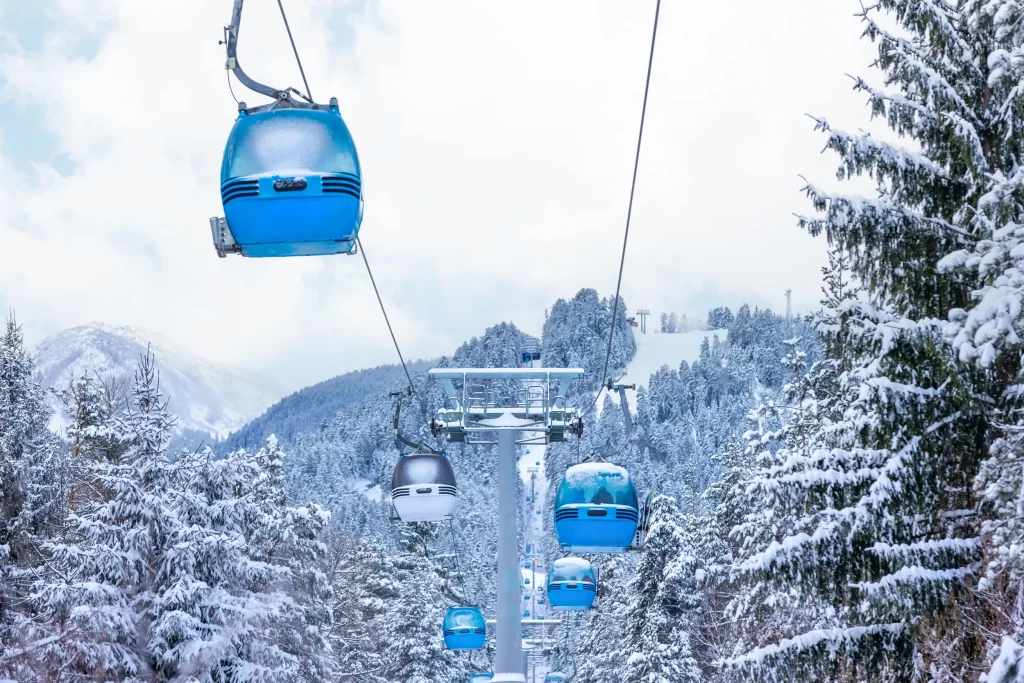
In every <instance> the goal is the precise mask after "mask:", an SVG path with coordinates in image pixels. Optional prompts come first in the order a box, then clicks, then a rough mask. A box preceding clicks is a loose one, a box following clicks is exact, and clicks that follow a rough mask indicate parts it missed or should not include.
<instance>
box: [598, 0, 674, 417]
mask: <svg viewBox="0 0 1024 683" xmlns="http://www.w3.org/2000/svg"><path fill="white" fill-rule="evenodd" d="M660 14H661V0H658V4H657V5H656V6H655V8H654V30H653V32H652V33H651V53H650V56H649V57H648V59H647V80H646V83H645V85H644V104H643V108H642V109H641V111H640V133H639V134H638V135H637V140H636V157H635V158H634V160H633V182H632V184H631V185H630V189H629V209H628V210H627V211H626V230H625V234H624V235H623V237H622V256H621V257H620V258H619V279H618V283H617V284H616V285H615V302H614V303H613V304H612V317H611V324H610V325H609V329H608V351H607V352H606V353H605V357H604V370H603V371H602V372H601V381H602V382H604V383H608V382H609V381H610V380H609V379H608V364H609V363H610V362H611V358H612V340H613V339H614V338H615V318H616V316H617V315H618V314H619V294H620V293H621V291H622V272H623V270H624V269H625V266H626V246H627V245H628V244H629V225H630V222H631V220H632V218H633V197H634V196H635V194H636V177H637V172H638V170H639V168H640V147H641V145H642V143H643V139H644V122H645V121H646V119H647V96H648V94H649V93H650V90H651V70H652V68H653V66H654V45H655V42H656V41H657V38H658V17H659V15H660ZM604 388H605V384H602V385H601V389H600V390H598V392H597V394H596V395H595V396H594V403H593V405H592V406H591V410H593V406H596V405H597V400H598V399H599V398H600V397H601V393H602V391H603V390H604ZM609 388H611V387H609ZM588 412H589V411H588Z"/></svg>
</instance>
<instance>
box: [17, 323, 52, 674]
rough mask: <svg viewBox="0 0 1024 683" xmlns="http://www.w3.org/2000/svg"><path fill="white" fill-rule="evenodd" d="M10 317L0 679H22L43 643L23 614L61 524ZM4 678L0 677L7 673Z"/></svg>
mask: <svg viewBox="0 0 1024 683" xmlns="http://www.w3.org/2000/svg"><path fill="white" fill-rule="evenodd" d="M32 373H33V362H32V358H31V356H30V355H29V353H28V351H27V350H26V349H25V343H24V338H23V336H22V332H21V327H20V326H19V325H18V323H17V321H16V320H15V318H14V315H13V313H12V314H11V315H10V316H9V317H8V318H7V322H6V327H5V330H4V334H3V336H2V337H0V677H3V676H4V675H7V674H9V675H10V676H11V677H12V678H14V677H22V676H23V675H26V673H25V672H26V671H30V670H31V669H30V668H28V667H30V666H31V665H30V662H31V661H32V660H36V659H38V657H40V656H41V655H40V654H39V649H40V648H41V647H42V644H40V643H38V642H33V643H30V642H27V641H28V640H31V639H32V634H31V633H30V632H29V631H30V628H29V627H31V625H32V618H31V617H32V615H31V614H29V613H27V612H26V611H25V609H24V605H25V602H26V598H27V597H28V595H29V594H30V584H31V583H32V580H33V578H34V575H33V572H32V569H33V568H35V567H38V566H39V565H40V563H41V562H40V549H41V546H42V544H43V543H44V542H45V540H46V538H47V537H48V536H49V535H51V534H54V533H56V532H57V529H58V527H59V525H60V523H61V522H62V520H63V518H64V511H65V504H64V503H65V500H66V497H65V496H66V487H65V486H64V483H65V482H64V479H65V477H66V474H67V470H66V467H65V458H64V457H63V455H64V453H63V449H62V448H61V447H60V444H59V442H58V441H57V439H56V438H55V437H54V435H53V434H52V433H51V432H50V431H49V429H48V427H47V424H48V422H49V419H50V410H49V408H48V407H47V405H46V400H45V392H44V391H43V389H42V388H41V387H40V386H39V384H38V383H37V382H35V380H34V379H33V377H32ZM5 672H6V673H5Z"/></svg>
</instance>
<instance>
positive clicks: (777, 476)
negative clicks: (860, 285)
mask: <svg viewBox="0 0 1024 683" xmlns="http://www.w3.org/2000/svg"><path fill="white" fill-rule="evenodd" d="M838 314H839V315H838V319H839V323H838V332H836V333H835V339H833V340H832V342H831V345H832V348H834V349H837V350H839V351H840V352H841V353H842V356H841V357H839V358H835V359H833V360H834V361H835V365H834V366H829V365H828V364H827V362H825V363H822V364H816V366H815V367H816V368H817V369H819V370H821V372H820V373H819V374H818V375H815V374H813V373H812V374H810V375H808V376H807V378H805V379H804V380H801V381H796V382H793V383H791V384H790V385H789V387H788V388H787V389H788V391H787V392H786V393H787V396H786V400H785V401H784V402H783V405H782V406H780V407H779V408H777V409H776V410H775V412H776V414H778V415H779V417H780V418H781V420H782V427H781V428H779V429H775V430H772V429H768V430H763V429H762V430H761V431H760V433H759V434H757V435H755V436H757V437H758V438H756V439H755V440H754V441H753V444H754V445H755V446H757V447H758V448H759V449H760V450H761V455H760V456H759V463H760V464H761V465H762V469H761V470H760V471H759V472H758V473H756V477H755V479H754V481H753V483H752V485H751V486H750V487H748V489H747V491H748V493H749V494H752V496H753V497H752V499H750V500H748V501H747V507H748V509H750V510H751V511H752V512H751V513H749V514H748V517H747V520H746V521H745V523H744V524H742V525H740V526H739V527H737V529H736V530H735V531H734V534H735V535H736V536H737V538H738V540H740V542H741V545H742V546H743V547H745V548H747V549H749V550H748V551H747V552H745V553H742V556H743V557H744V559H743V560H742V561H741V562H740V563H739V564H738V569H739V571H740V572H741V573H742V574H746V575H747V577H748V578H747V581H748V582H749V584H748V585H749V588H748V590H747V591H745V592H744V593H743V594H741V596H740V597H738V598H737V601H736V603H735V605H736V607H737V609H738V611H739V612H740V613H741V614H743V613H745V614H746V616H745V620H746V622H747V623H748V624H753V623H758V624H762V625H769V624H771V625H772V628H770V629H765V628H762V630H761V631H760V632H759V635H760V638H759V640H760V641H761V642H760V645H761V646H762V647H759V648H755V649H752V650H749V651H747V652H746V653H744V654H742V655H740V656H738V657H736V658H733V659H731V660H728V661H727V662H726V665H727V667H729V668H730V670H731V671H733V672H734V673H735V674H736V675H737V677H739V678H742V679H748V678H750V679H756V680H769V681H775V680H779V679H781V678H783V677H787V676H794V675H795V676H797V677H801V676H802V677H805V678H812V679H814V678H819V679H820V678H823V679H828V680H833V679H836V678H839V679H842V678H843V677H844V676H856V677H859V678H865V677H866V678H868V679H871V680H886V681H889V680H892V681H904V680H906V681H910V680H914V679H915V677H917V676H921V675H923V674H924V672H925V671H927V672H928V673H929V674H930V675H931V676H932V677H933V678H932V679H931V680H936V681H941V680H949V681H952V680H964V679H965V678H966V677H967V676H969V675H970V672H971V671H972V667H974V666H977V658H978V656H979V654H980V651H979V642H978V639H977V637H976V635H975V634H974V633H972V631H971V629H970V627H969V626H968V625H967V619H968V617H969V615H968V614H966V613H965V610H966V609H967V605H968V604H969V602H968V601H966V600H964V598H963V596H964V594H965V591H966V586H965V585H964V579H965V578H966V577H969V576H970V575H971V573H972V572H973V571H974V570H975V568H976V562H977V560H978V552H977V551H978V543H977V539H976V538H974V537H973V530H972V527H971V525H970V517H971V512H970V510H969V508H967V505H968V504H969V500H968V499H967V497H966V492H967V491H968V490H969V482H970V479H969V476H970V475H969V471H970V470H969V466H970V465H969V463H970V462H971V461H970V460H968V463H967V465H966V466H965V463H964V462H963V459H964V458H965V457H966V458H969V457H971V456H973V457H975V458H976V457H977V449H978V444H977V443H976V440H977V438H978V432H977V425H976V423H975V422H974V420H973V419H972V413H971V410H970V406H971V398H970V397H969V396H967V395H965V390H964V387H965V386H966V385H967V382H966V381H965V378H964V377H963V375H962V374H961V373H959V372H958V370H960V369H961V368H960V367H959V366H957V364H956V363H955V361H954V360H953V359H952V358H951V354H950V353H949V351H948V347H946V346H945V345H944V344H943V343H942V340H941V339H940V337H939V334H938V326H937V323H936V322H934V321H932V322H923V323H918V322H913V321H910V320H908V319H906V318H899V317H897V316H895V315H894V314H891V313H886V312H884V311H882V310H879V309H878V308H877V307H875V306H873V305H871V303H870V302H868V301H865V300H863V299H860V300H856V301H846V302H844V303H843V304H842V305H841V308H840V311H839V312H838ZM839 365H845V366H846V367H847V368H849V369H848V370H847V372H846V373H845V374H844V375H843V376H842V381H841V382H839V383H838V387H839V395H838V396H837V397H829V395H830V392H832V391H833V388H832V387H835V386H836V382H835V379H836V375H835V370H834V368H835V367H838V366H839ZM819 397H828V398H827V401H826V405H825V407H826V408H827V409H826V410H822V406H819V405H818V399H819ZM797 406H800V407H799V408H798V409H797ZM954 407H959V408H960V410H956V409H954ZM807 414H809V415H814V416H816V417H815V423H812V425H813V427H814V428H813V429H811V430H808V429H807V424H806V421H805V420H804V419H802V418H801V415H807ZM829 414H831V415H832V417H828V415H829ZM820 418H826V419H820ZM974 463H975V464H976V463H977V460H975V461H974ZM760 511H763V512H760ZM965 521H966V522H967V524H965ZM766 530H767V531H768V532H769V533H768V537H767V538H766V533H765V532H766ZM750 550H753V551H754V552H753V553H752V554H751V553H750V552H749V551H750ZM765 611H767V614H764V612H765Z"/></svg>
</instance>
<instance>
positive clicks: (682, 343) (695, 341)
mask: <svg viewBox="0 0 1024 683" xmlns="http://www.w3.org/2000/svg"><path fill="white" fill-rule="evenodd" d="M728 332H729V330H694V331H692V332H682V333H679V334H663V333H661V332H652V333H649V334H637V335H635V337H634V338H635V339H636V355H635V356H633V360H632V361H630V363H629V365H628V366H627V367H626V374H625V376H624V377H623V378H622V382H623V383H624V384H635V385H636V386H637V387H638V388H639V387H641V386H643V387H646V386H647V384H648V382H650V381H651V375H653V374H654V373H656V372H657V371H658V370H660V369H661V368H662V366H665V365H667V366H669V367H670V368H678V367H679V364H680V363H682V362H683V361H684V360H685V361H686V362H687V363H692V362H693V361H695V360H697V359H698V358H700V346H701V344H702V343H703V342H704V340H705V339H707V340H708V341H709V342H710V341H711V340H712V339H714V337H715V336H716V335H717V336H718V339H719V341H723V342H724V341H725V340H726V337H727V336H728ZM612 398H613V399H616V395H615V394H612ZM626 398H627V399H628V400H629V404H630V405H631V406H633V407H635V406H636V400H635V399H636V392H635V391H627V392H626ZM616 402H617V401H616ZM600 407H601V406H600V405H599V406H598V408H599V409H600Z"/></svg>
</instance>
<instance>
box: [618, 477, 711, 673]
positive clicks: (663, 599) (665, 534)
mask: <svg viewBox="0 0 1024 683" xmlns="http://www.w3.org/2000/svg"><path fill="white" fill-rule="evenodd" d="M651 509H652V512H651V528H650V532H649V533H648V535H647V538H646V540H645V542H644V554H643V557H642V558H641V559H640V563H639V565H638V566H637V571H636V576H635V577H634V579H633V581H632V582H631V583H630V586H629V604H628V606H627V608H626V620H625V638H624V641H623V655H622V657H623V664H622V666H621V667H620V668H619V670H618V671H619V678H618V680H619V681H622V683H699V681H700V680H701V674H700V670H699V669H698V667H697V662H696V660H695V659H694V656H693V651H692V649H691V647H690V629H691V628H692V627H693V619H692V616H693V610H694V608H695V607H696V606H695V605H694V604H693V598H694V597H695V596H694V586H693V580H694V571H695V567H694V564H693V557H692V555H691V553H690V550H689V549H688V548H687V547H686V538H685V534H684V532H683V520H682V514H681V513H680V511H679V507H678V506H677V505H676V501H675V499H674V498H671V497H669V496H657V497H656V498H655V499H654V501H653V502H652V508H651Z"/></svg>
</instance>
